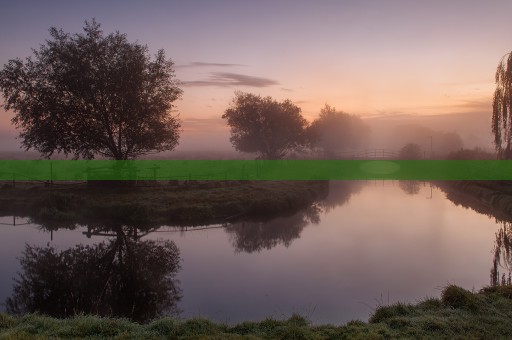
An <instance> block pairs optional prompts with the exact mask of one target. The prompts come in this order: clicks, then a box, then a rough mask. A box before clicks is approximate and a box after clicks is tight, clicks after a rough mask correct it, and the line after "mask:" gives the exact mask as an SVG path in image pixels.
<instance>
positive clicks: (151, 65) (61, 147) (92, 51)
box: [0, 20, 182, 160]
mask: <svg viewBox="0 0 512 340" xmlns="http://www.w3.org/2000/svg"><path fill="white" fill-rule="evenodd" d="M50 35H51V37H52V39H51V40H47V41H46V42H45V44H43V45H41V47H40V48H39V50H33V54H34V55H33V57H29V58H27V59H26V60H25V61H24V62H23V61H22V60H20V59H15V60H10V61H9V62H8V63H7V64H6V65H5V66H4V68H3V69H2V70H1V71H0V89H1V90H2V92H3V95H4V97H5V101H4V104H3V107H4V108H5V109H6V110H13V111H14V112H16V115H15V116H14V118H13V120H12V122H13V123H14V124H15V125H16V126H17V127H18V128H20V129H21V130H22V132H21V133H20V137H21V139H22V145H23V146H24V147H25V148H26V149H27V150H28V149H30V148H34V149H36V150H37V151H39V152H41V153H42V154H43V155H44V156H45V157H49V156H51V155H52V154H53V153H54V152H59V153H64V154H65V155H67V154H73V155H74V157H75V158H79V157H83V158H86V159H92V158H94V157H95V156H98V155H99V156H103V157H108V158H112V159H117V160H124V159H131V158H135V157H137V156H139V155H143V154H146V153H149V152H152V151H164V150H172V149H173V148H174V147H175V146H176V145H177V144H178V139H179V133H180V121H179V119H178V118H177V117H173V116H171V115H170V111H171V110H172V107H173V106H172V103H173V102H174V101H175V100H176V99H178V98H179V97H180V96H181V93H182V91H181V90H180V89H179V88H178V86H177V84H178V83H177V81H176V80H175V79H174V71H173V69H172V66H173V63H172V61H171V60H170V59H169V60H168V59H166V57H165V54H164V51H163V50H160V51H158V53H157V54H156V56H155V59H154V60H152V58H151V56H150V55H149V52H148V48H147V46H144V45H140V44H137V43H130V42H128V40H127V38H126V35H124V34H120V33H119V32H116V33H112V34H109V35H107V36H104V35H103V32H102V31H101V30H100V24H98V23H96V22H95V21H94V20H93V21H92V22H86V23H85V27H84V33H82V34H74V35H71V34H68V33H64V32H63V31H62V30H57V29H56V28H51V29H50Z"/></svg>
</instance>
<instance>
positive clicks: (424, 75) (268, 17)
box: [0, 0, 512, 134]
mask: <svg viewBox="0 0 512 340" xmlns="http://www.w3.org/2000/svg"><path fill="white" fill-rule="evenodd" d="M510 13H512V1H510V0H488V1H473V0H450V1H446V0H445V1H438V0H431V1H410V0H389V1H386V0H375V1H369V0H367V1H365V0H353V1H352V0H351V1H344V0H338V1H299V0H297V1H291V0H290V1H276V0H273V1H266V0H264V1H240V0H239V1H214V0H211V1H193V0H191V1H126V0H125V1H108V2H107V1H92V0H89V1H64V0H63V1H51V0H50V1H23V0H21V1H4V3H3V4H2V6H1V12H0V32H1V33H0V46H1V49H0V64H1V65H3V64H5V63H6V62H7V61H8V60H9V59H12V58H16V57H20V58H25V57H27V56H28V55H30V54H31V50H30V49H31V48H37V47H38V46H39V44H40V43H42V42H44V40H45V39H47V38H49V33H48V28H50V27H51V26H55V27H57V28H62V29H64V31H67V32H79V31H81V28H82V27H83V24H84V21H85V20H90V19H91V18H96V20H97V21H98V22H100V23H101V24H102V28H103V30H104V31H105V32H106V33H110V32H112V31H115V30H119V31H120V32H122V33H126V34H127V36H128V39H129V40H130V41H135V40H138V41H139V42H141V43H144V44H147V45H148V47H149V49H150V51H151V52H156V51H157V50H158V49H160V48H163V49H164V50H165V51H166V53H167V55H168V56H169V57H171V58H172V59H173V61H174V62H175V70H176V75H177V78H178V79H179V80H181V81H182V82H183V85H182V88H183V90H184V95H183V99H182V100H180V101H179V102H177V110H178V112H179V113H180V116H181V118H182V119H183V120H184V121H185V133H189V134H192V133H203V132H204V133H211V131H210V130H211V129H212V127H213V126H215V127H216V128H219V129H220V128H223V127H221V126H220V124H219V121H220V120H219V118H220V116H221V115H222V113H223V111H224V110H225V109H226V108H227V106H228V105H229V102H230V100H231V98H232V97H233V94H234V91H235V90H242V91H247V92H253V93H257V94H261V95H264V96H266V95H270V96H272V97H274V98H276V99H279V100H282V99H290V100H292V101H294V102H295V103H296V104H297V105H298V106H300V107H301V108H302V110H303V114H304V116H305V117H306V118H307V119H308V120H312V119H314V117H315V116H316V115H317V114H318V112H319V110H320V108H321V107H323V106H324V104H325V103H328V104H330V105H331V106H335V107H336V108H337V109H340V110H344V111H346V112H349V113H354V114H358V115H361V116H364V117H373V116H397V115H401V114H412V115H424V114H428V115H431V114H446V113H459V112H489V111H490V107H491V103H490V100H491V97H492V93H493V90H494V72H495V70H496V66H497V64H498V62H499V60H500V59H501V57H502V56H503V55H504V54H505V53H507V52H509V51H511V50H512V21H511V20H510ZM11 116H12V114H1V115H0V130H2V131H4V134H5V133H7V134H12V133H13V132H5V131H6V130H7V129H9V130H11V128H10V122H9V120H10V117H11Z"/></svg>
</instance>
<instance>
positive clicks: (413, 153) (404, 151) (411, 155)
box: [398, 143, 421, 159]
mask: <svg viewBox="0 0 512 340" xmlns="http://www.w3.org/2000/svg"><path fill="white" fill-rule="evenodd" d="M398 157H399V158H400V159H421V148H420V146H419V145H418V144H414V143H408V144H406V145H405V146H404V147H403V148H401V149H400V152H399V153H398Z"/></svg>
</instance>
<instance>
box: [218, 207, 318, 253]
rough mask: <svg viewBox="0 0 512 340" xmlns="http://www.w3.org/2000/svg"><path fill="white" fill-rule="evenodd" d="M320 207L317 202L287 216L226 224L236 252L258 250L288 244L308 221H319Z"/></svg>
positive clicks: (314, 222)
mask: <svg viewBox="0 0 512 340" xmlns="http://www.w3.org/2000/svg"><path fill="white" fill-rule="evenodd" d="M320 212H321V209H320V207H319V206H318V205H317V204H313V205H311V206H309V207H308V208H306V209H304V210H302V211H300V212H298V213H296V214H294V215H292V216H289V217H278V218H276V219H273V220H271V221H269V222H239V223H233V224H230V225H228V226H226V228H225V230H226V232H227V233H228V234H229V235H230V241H231V244H232V245H233V247H234V248H235V251H236V252H238V253H239V252H246V253H253V252H260V251H262V250H263V249H271V248H273V247H275V246H277V245H278V244H282V245H284V246H285V247H288V246H290V244H291V243H292V241H293V240H295V239H297V238H299V237H300V233H301V232H302V229H303V228H304V227H305V226H306V225H308V224H309V223H312V224H318V223H319V222H320Z"/></svg>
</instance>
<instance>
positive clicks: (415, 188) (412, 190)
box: [398, 181, 420, 195]
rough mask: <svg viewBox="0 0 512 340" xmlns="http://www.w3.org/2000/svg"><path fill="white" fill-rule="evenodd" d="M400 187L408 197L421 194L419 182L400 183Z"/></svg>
mask: <svg viewBox="0 0 512 340" xmlns="http://www.w3.org/2000/svg"><path fill="white" fill-rule="evenodd" d="M398 186H399V187H400V189H402V190H403V192H405V193H406V194H407V195H417V194H418V193H419V192H420V182H419V181H398Z"/></svg>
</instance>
